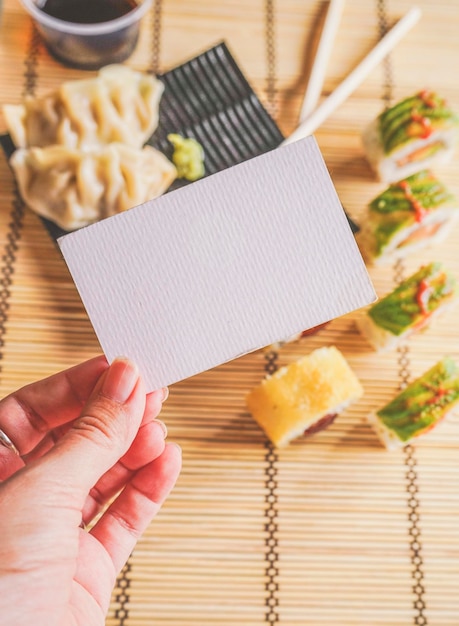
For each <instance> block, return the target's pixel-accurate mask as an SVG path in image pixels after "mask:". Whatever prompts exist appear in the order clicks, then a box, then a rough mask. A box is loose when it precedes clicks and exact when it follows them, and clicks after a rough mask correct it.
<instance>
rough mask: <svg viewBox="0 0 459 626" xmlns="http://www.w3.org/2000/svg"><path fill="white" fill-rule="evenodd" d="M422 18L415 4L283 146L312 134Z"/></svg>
mask: <svg viewBox="0 0 459 626" xmlns="http://www.w3.org/2000/svg"><path fill="white" fill-rule="evenodd" d="M420 17H421V10H420V9H419V8H418V7H413V8H412V9H410V10H409V11H408V13H406V14H405V15H404V16H403V17H402V18H401V19H400V20H399V21H398V22H397V23H396V24H395V26H393V27H392V28H391V30H390V31H389V32H388V33H386V35H384V37H383V38H382V39H381V40H380V41H379V42H378V43H377V44H376V46H375V47H374V48H373V49H372V50H371V52H369V53H368V55H367V56H366V57H365V58H364V59H363V61H361V62H360V63H359V65H357V67H356V68H355V69H354V70H353V71H352V72H351V73H350V74H349V75H348V76H347V77H346V78H345V79H344V80H343V81H342V82H341V83H340V84H339V85H338V87H337V88H336V89H335V90H334V91H333V93H331V94H330V95H329V96H328V98H326V100H324V101H323V102H322V104H321V105H319V107H317V109H316V110H315V111H314V112H313V113H312V114H311V115H310V116H309V117H308V118H307V119H306V120H305V121H304V122H302V123H301V124H300V125H299V126H298V127H297V128H296V130H294V131H293V133H292V134H291V135H290V136H289V137H287V138H286V139H285V140H284V141H283V142H282V144H281V145H285V144H288V143H292V142H293V141H297V140H298V139H303V137H307V136H308V135H311V134H312V133H313V132H314V131H315V130H317V128H318V127H319V126H320V125H321V124H322V122H324V121H325V119H326V118H327V117H328V116H329V115H330V114H331V113H333V111H334V110H335V109H336V108H337V107H338V106H339V105H340V104H342V103H343V102H344V101H345V100H346V98H348V97H349V96H350V94H351V93H352V92H353V91H354V89H356V88H357V87H358V86H359V85H360V83H361V82H362V81H363V80H364V79H365V78H366V76H367V75H368V74H369V73H370V72H371V70H373V69H374V68H375V67H376V66H377V65H378V63H380V62H381V61H382V59H384V57H385V56H386V55H387V54H389V52H390V51H391V50H392V48H394V46H395V45H396V44H397V43H398V42H399V41H400V39H402V37H403V36H404V35H406V33H407V32H408V31H409V30H410V29H411V28H412V27H413V26H414V25H415V24H416V22H417V21H418V20H419V18H420Z"/></svg>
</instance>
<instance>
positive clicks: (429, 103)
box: [362, 90, 459, 183]
mask: <svg viewBox="0 0 459 626" xmlns="http://www.w3.org/2000/svg"><path fill="white" fill-rule="evenodd" d="M458 133H459V117H458V116H457V115H456V114H455V113H453V111H452V110H451V109H450V108H449V107H448V106H447V105H446V102H445V100H444V99H443V98H441V97H439V96H438V95H437V94H436V93H434V92H431V91H427V90H424V91H420V92H419V93H417V94H415V95H414V96H411V97H409V98H405V99H404V100H402V101H401V102H398V103H397V104H395V105H394V106H393V107H390V108H389V109H387V110H385V111H384V112H383V113H381V114H380V115H379V116H378V117H377V118H376V120H374V121H373V122H372V123H371V124H370V125H369V126H368V127H367V128H366V129H365V131H364V132H363V135H362V140H363V146H364V149H365V152H366V155H367V158H368V161H369V162H370V165H371V166H372V168H373V169H374V171H375V172H376V173H377V174H378V176H379V178H380V180H382V181H384V182H387V183H390V182H393V181H395V180H399V179H401V178H406V177H407V176H410V175H411V174H414V173H415V172H418V171H419V170H421V169H426V168H430V167H431V166H432V165H433V164H434V163H445V162H447V161H449V160H450V159H451V157H452V156H453V153H454V147H455V144H456V141H457V138H458Z"/></svg>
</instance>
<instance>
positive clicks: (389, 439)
mask: <svg viewBox="0 0 459 626" xmlns="http://www.w3.org/2000/svg"><path fill="white" fill-rule="evenodd" d="M458 403H459V368H458V366H457V364H456V363H455V361H454V360H453V359H452V358H451V357H445V358H444V359H442V360H441V361H439V362H438V363H437V364H436V365H434V366H433V367H432V368H431V369H430V370H428V371H427V372H426V373H425V374H423V375H422V376H420V377H419V378H417V379H416V380H415V381H413V382H412V383H411V384H410V385H408V386H407V387H406V388H405V389H404V390H403V391H402V392H401V393H399V394H398V395H397V396H396V397H395V398H394V399H393V400H392V401H391V402H389V403H388V404H386V406H384V407H383V408H382V409H379V411H376V412H374V413H372V414H370V416H369V421H370V423H371V424H372V426H373V427H374V429H375V430H376V432H377V434H378V436H379V438H380V439H381V441H382V443H383V444H384V445H385V446H386V447H387V448H389V449H394V448H399V447H402V446H405V445H406V444H408V443H410V442H412V441H413V440H416V439H417V438H418V437H421V436H423V435H425V434H427V433H428V432H430V431H431V430H433V429H434V428H435V427H436V426H437V425H438V424H439V423H440V422H441V421H442V420H443V419H444V418H445V417H447V416H449V415H452V414H453V413H455V412H456V411H457V409H458Z"/></svg>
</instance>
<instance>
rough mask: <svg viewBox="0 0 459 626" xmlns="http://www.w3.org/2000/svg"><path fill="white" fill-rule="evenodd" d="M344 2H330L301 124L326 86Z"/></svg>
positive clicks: (301, 112) (312, 109)
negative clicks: (324, 85)
mask: <svg viewBox="0 0 459 626" xmlns="http://www.w3.org/2000/svg"><path fill="white" fill-rule="evenodd" d="M343 6H344V0H330V2H329V3H328V8H327V16H326V18H325V23H324V25H323V28H322V32H321V34H320V40H319V45H318V46H317V52H316V55H315V59H314V62H313V65H312V70H311V75H310V77H309V80H308V85H307V87H306V92H305V94H304V100H303V104H302V106H301V111H300V122H303V121H304V120H305V119H306V118H307V117H308V116H309V115H310V114H311V113H312V112H313V111H314V109H315V108H316V106H317V103H318V102H319V98H320V94H321V93H322V86H323V84H324V78H325V70H326V68H327V63H328V59H329V57H330V53H331V50H332V47H333V42H334V40H335V36H336V32H337V30H338V25H339V22H340V19H341V14H342V12H343Z"/></svg>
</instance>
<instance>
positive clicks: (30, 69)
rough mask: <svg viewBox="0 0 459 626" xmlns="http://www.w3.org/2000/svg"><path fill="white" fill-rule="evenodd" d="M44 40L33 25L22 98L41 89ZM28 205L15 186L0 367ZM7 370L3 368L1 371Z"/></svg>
mask: <svg viewBox="0 0 459 626" xmlns="http://www.w3.org/2000/svg"><path fill="white" fill-rule="evenodd" d="M40 41H41V40H40V36H39V34H38V31H37V29H36V28H35V26H34V25H33V24H31V35H30V40H29V45H28V49H27V54H26V58H25V59H24V66H25V69H24V73H23V77H24V88H23V91H22V96H23V97H24V96H28V95H30V96H32V95H33V94H34V93H35V89H36V85H37V79H38V74H37V65H38V57H39V52H40ZM24 212H25V205H24V202H23V200H22V198H21V196H20V194H19V189H18V186H17V184H16V183H15V185H14V198H13V203H12V208H11V212H10V220H11V221H10V222H9V224H8V232H7V233H6V241H7V243H6V246H5V252H4V254H3V256H2V263H1V266H0V363H2V362H3V357H4V353H3V348H4V346H5V334H6V322H7V321H8V310H9V308H10V302H9V301H10V296H11V291H10V287H11V284H12V282H13V274H14V271H15V267H14V265H15V263H16V259H17V256H16V253H17V251H18V248H19V240H20V238H21V234H22V228H23V226H24ZM1 369H3V367H2V368H1Z"/></svg>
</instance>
